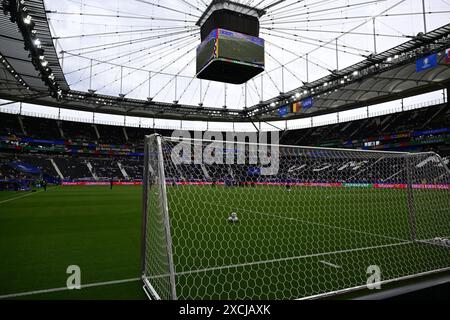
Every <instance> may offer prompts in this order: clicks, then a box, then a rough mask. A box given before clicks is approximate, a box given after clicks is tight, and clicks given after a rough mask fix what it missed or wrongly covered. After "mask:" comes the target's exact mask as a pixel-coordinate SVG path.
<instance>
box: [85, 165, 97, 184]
mask: <svg viewBox="0 0 450 320" xmlns="http://www.w3.org/2000/svg"><path fill="white" fill-rule="evenodd" d="M86 166H87V167H88V169H89V172H90V173H91V174H92V177H93V178H94V180H95V181H98V177H97V175H96V174H95V172H94V167H93V166H92V163H90V162H89V161H86Z"/></svg>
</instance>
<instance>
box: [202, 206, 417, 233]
mask: <svg viewBox="0 0 450 320" xmlns="http://www.w3.org/2000/svg"><path fill="white" fill-rule="evenodd" d="M201 202H203V203H204V204H207V205H214V206H216V207H223V208H227V206H224V205H220V204H215V203H206V202H204V201H201ZM236 209H237V210H240V211H243V212H249V213H256V214H261V215H266V216H269V217H275V218H280V219H285V220H291V221H297V222H301V223H306V224H312V225H316V226H320V227H326V228H333V229H339V230H344V231H350V232H355V233H360V234H364V235H368V236H374V237H381V238H384V239H388V240H395V241H403V242H408V241H409V240H406V239H401V238H397V237H390V236H385V235H381V234H377V233H371V232H367V231H361V230H355V229H349V228H344V227H338V226H333V225H329V224H323V223H319V222H313V221H308V220H303V219H298V218H289V217H285V216H281V215H276V214H270V213H265V212H258V211H251V210H246V209H243V208H236Z"/></svg>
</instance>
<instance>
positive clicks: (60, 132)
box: [56, 120, 65, 139]
mask: <svg viewBox="0 0 450 320" xmlns="http://www.w3.org/2000/svg"><path fill="white" fill-rule="evenodd" d="M56 126H57V127H58V130H59V134H60V136H61V138H62V139H64V138H65V137H64V131H63V128H62V122H61V121H59V120H57V121H56Z"/></svg>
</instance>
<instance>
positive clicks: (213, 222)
mask: <svg viewBox="0 0 450 320" xmlns="http://www.w3.org/2000/svg"><path fill="white" fill-rule="evenodd" d="M152 192H154V190H152ZM415 193H416V194H415V196H416V199H418V201H420V204H418V205H416V206H415V214H416V219H417V221H416V223H417V234H418V237H419V238H420V239H428V238H430V237H434V236H449V235H450V229H449V223H450V212H449V206H448V204H449V192H448V190H441V191H438V190H427V191H426V190H423V191H416V192H415ZM22 195H25V194H24V193H15V192H3V193H0V257H1V263H0V296H1V295H7V294H12V293H20V292H28V291H36V290H45V289H52V288H61V287H65V285H66V280H67V277H68V275H67V274H66V269H67V267H68V266H69V265H78V266H80V268H81V272H82V274H81V278H82V284H90V283H99V282H107V281H114V280H123V279H132V278H138V277H140V261H141V258H140V254H141V251H140V250H141V240H140V236H141V212H140V211H141V188H140V187H115V188H114V189H113V190H109V186H105V187H58V188H51V189H50V190H49V191H47V192H38V193H34V194H31V195H29V196H28V195H27V196H26V197H21V196H22ZM15 197H21V198H17V199H14V198H15ZM168 198H169V208H170V218H171V224H172V228H171V233H172V237H173V248H174V261H175V268H176V273H177V276H176V280H177V294H178V297H179V298H210V299H235V298H236V299H237V298H248V299H257V298H262V299H266V298H269V299H272V298H273V299H292V298H299V297H303V296H310V295H313V294H318V293H323V292H327V291H331V290H338V289H343V288H346V287H351V286H356V285H361V284H365V283H366V279H367V277H368V275H367V274H366V270H367V267H368V266H369V265H378V266H380V268H381V271H382V278H383V279H390V278H396V277H400V276H405V275H409V274H414V273H418V272H425V271H429V270H433V269H438V268H444V267H449V266H450V251H449V249H448V248H443V247H437V246H432V245H429V244H418V243H408V241H409V240H410V238H411V236H410V230H411V228H410V224H409V223H408V207H407V205H406V193H405V191H404V190H375V189H358V188H336V189H335V188H305V187H295V188H293V189H292V192H287V191H286V190H285V188H284V187H273V186H272V187H265V186H259V187H256V188H251V187H246V188H225V187H212V186H183V187H182V186H179V187H168ZM8 199H14V200H11V201H8V202H3V201H5V200H8ZM233 211H235V212H237V213H238V216H239V218H240V220H241V222H240V223H239V224H238V225H230V224H228V223H227V222H226V218H227V217H228V215H229V214H230V213H231V212H233ZM155 226H156V225H155ZM162 245H163V242H161V243H157V244H155V246H154V247H153V248H152V249H150V250H155V249H157V248H158V247H159V248H161V246H162ZM378 246H380V247H379V248H373V247H378ZM369 248H372V249H369ZM324 262H325V263H331V264H335V265H338V266H339V268H335V267H332V266H330V265H328V264H325V263H324ZM230 266H232V267H230ZM163 267H164V266H163ZM166 280H167V279H165V278H164V279H163V281H166ZM157 283H161V282H157ZM141 287H142V284H141V282H140V281H134V282H128V283H123V284H116V285H108V286H100V287H92V288H85V289H82V290H74V291H66V290H64V291H57V292H51V293H46V294H36V295H30V296H24V297H20V299H143V298H145V294H144V293H143V291H142V289H141ZM160 292H161V294H162V295H163V296H164V292H165V291H164V290H161V291H160Z"/></svg>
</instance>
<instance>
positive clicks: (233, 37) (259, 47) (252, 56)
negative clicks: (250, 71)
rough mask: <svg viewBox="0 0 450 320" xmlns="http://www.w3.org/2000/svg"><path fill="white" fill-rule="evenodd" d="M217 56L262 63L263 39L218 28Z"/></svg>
mask: <svg viewBox="0 0 450 320" xmlns="http://www.w3.org/2000/svg"><path fill="white" fill-rule="evenodd" d="M218 38H219V41H218V55H219V58H223V59H230V60H237V61H239V62H246V63H251V64H257V65H261V66H263V65H264V40H263V39H261V38H258V37H252V36H248V35H245V34H242V33H238V32H233V31H228V30H225V29H219V36H218Z"/></svg>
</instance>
